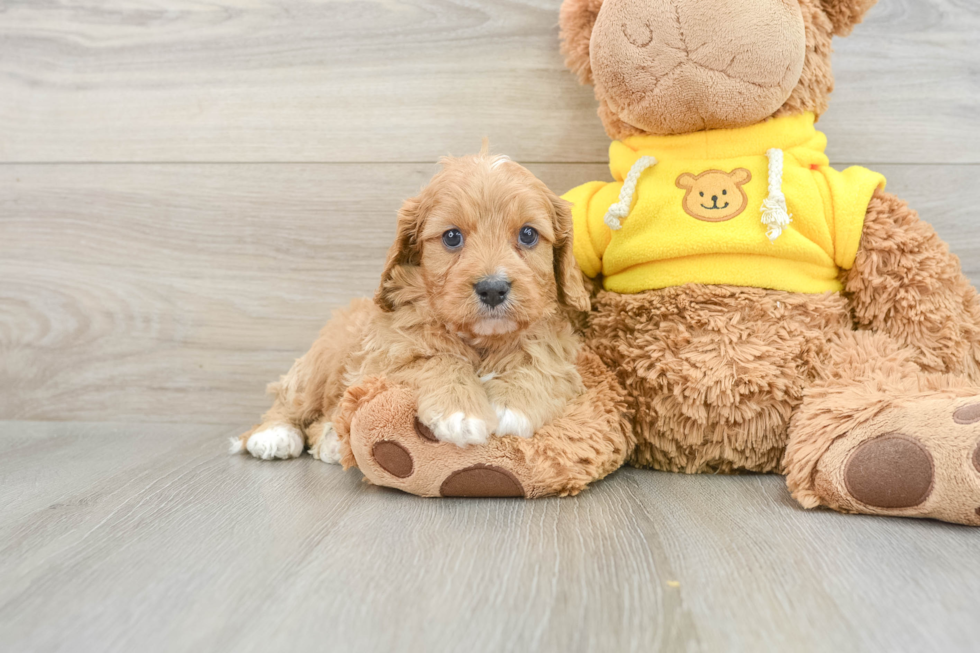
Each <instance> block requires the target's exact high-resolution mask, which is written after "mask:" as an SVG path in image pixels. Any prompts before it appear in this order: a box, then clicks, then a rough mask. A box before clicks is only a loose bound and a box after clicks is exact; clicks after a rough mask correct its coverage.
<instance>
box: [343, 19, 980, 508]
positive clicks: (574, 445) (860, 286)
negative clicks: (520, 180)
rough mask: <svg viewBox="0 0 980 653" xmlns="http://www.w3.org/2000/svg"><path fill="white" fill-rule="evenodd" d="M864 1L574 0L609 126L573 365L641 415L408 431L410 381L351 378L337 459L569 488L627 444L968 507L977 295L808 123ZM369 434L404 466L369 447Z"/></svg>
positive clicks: (435, 480)
mask: <svg viewBox="0 0 980 653" xmlns="http://www.w3.org/2000/svg"><path fill="white" fill-rule="evenodd" d="M873 4H874V0H738V1H737V2H734V1H732V0H565V3H564V5H563V7H562V10H561V26H562V37H563V45H564V52H565V54H566V58H567V63H568V65H569V67H570V68H571V69H572V70H573V71H575V72H576V73H578V75H579V76H580V77H581V79H582V80H583V81H585V82H589V83H593V84H594V85H595V91H596V97H597V99H598V101H599V104H600V107H599V116H600V118H601V119H602V122H603V124H604V126H605V128H606V131H607V133H608V134H609V136H610V137H611V138H612V139H614V141H615V142H614V143H613V144H612V146H611V148H610V164H611V165H610V167H611V170H612V174H613V178H614V179H615V181H614V182H612V183H604V182H594V183H591V184H585V185H584V186H581V187H579V188H576V189H574V190H573V191H570V192H569V193H568V194H567V195H566V198H567V199H569V200H570V201H571V202H572V203H573V213H574V216H575V253H576V257H577V259H578V261H579V264H580V266H581V267H582V269H583V271H584V272H585V273H586V274H587V275H588V276H590V277H593V278H594V279H595V280H596V288H597V292H596V293H595V295H594V300H593V310H592V312H591V313H590V314H589V315H588V317H587V320H586V323H585V326H584V340H585V343H586V346H587V349H588V350H589V351H587V352H586V353H585V354H583V356H584V358H583V365H584V366H586V367H583V370H584V371H587V369H588V366H590V365H591V366H596V365H598V362H597V361H596V360H595V355H598V358H599V359H600V360H601V361H602V364H603V365H604V367H605V369H606V370H609V373H612V374H614V375H615V377H616V379H615V380H613V379H611V378H608V374H609V373H605V374H604V373H603V371H602V370H600V369H599V368H598V367H596V368H595V369H594V370H593V372H592V373H590V374H588V375H586V376H587V377H589V378H593V379H595V381H594V382H593V385H594V386H595V387H594V388H593V390H592V392H593V394H595V393H596V392H598V393H599V395H601V396H602V397H604V399H603V400H604V401H605V402H606V403H607V405H606V406H605V407H606V408H608V412H609V414H610V415H613V414H614V413H615V411H617V410H621V409H622V406H621V405H620V403H623V402H624V403H625V408H626V411H625V412H626V417H627V419H629V420H630V421H631V423H632V429H631V430H630V429H629V428H622V427H621V425H622V423H623V421H622V420H617V419H614V418H612V417H610V419H609V421H608V423H607V424H605V425H600V427H598V428H595V429H591V430H590V429H584V430H583V429H581V428H576V429H570V430H569V429H565V430H563V429H562V428H561V426H562V423H561V421H560V420H559V422H556V423H555V424H553V425H552V426H551V427H549V428H548V429H546V430H547V433H541V434H539V435H538V436H535V437H534V438H533V439H531V440H517V439H516V438H494V439H493V440H492V441H491V443H490V444H488V445H486V446H484V447H471V448H468V449H459V448H456V447H455V446H453V445H446V444H441V443H431V442H427V441H426V440H425V438H424V437H421V436H419V435H417V434H416V430H415V428H414V426H413V424H414V409H413V407H412V398H411V396H409V395H408V394H407V393H406V392H405V391H404V390H401V389H398V388H387V387H386V386H385V385H384V383H383V381H381V380H379V381H378V382H377V383H375V384H374V385H371V384H368V385H367V386H365V387H362V388H359V389H355V390H354V391H352V392H351V393H350V394H349V395H348V397H347V400H346V408H347V410H346V411H344V415H345V417H344V424H343V429H341V430H342V431H343V433H342V434H341V435H342V439H343V443H344V444H343V446H344V447H345V451H346V459H345V463H346V464H348V465H352V464H355V463H356V464H357V465H358V466H359V467H360V468H361V469H362V470H363V471H364V473H365V474H366V476H367V477H368V478H369V480H371V481H373V482H375V483H378V484H382V485H388V486H392V487H398V488H401V489H404V490H406V491H409V492H414V493H416V494H421V495H435V496H437V495H440V494H444V495H448V494H453V495H459V494H473V495H495V494H496V495H508V494H513V495H524V496H545V495H554V494H562V495H565V494H575V493H577V492H578V491H580V490H582V489H583V488H584V487H585V486H586V485H587V484H588V483H590V482H592V481H593V480H595V479H598V478H601V477H602V476H604V475H605V474H608V473H609V472H610V471H612V470H614V469H616V468H617V467H619V466H621V465H622V464H624V463H629V464H631V465H634V466H639V467H651V468H654V469H660V470H669V471H679V472H687V473H695V472H713V473H718V472H723V473H728V472H736V471H740V470H747V471H754V472H776V473H781V474H785V475H786V477H787V484H788V486H789V489H790V491H791V492H792V494H793V496H794V497H795V498H796V499H797V500H798V501H799V502H800V503H801V504H802V505H803V506H804V507H807V508H812V507H815V506H818V505H823V506H828V507H830V508H833V509H835V510H839V511H842V512H857V513H870V514H885V515H902V516H909V517H933V518H937V519H942V520H946V521H951V522H958V523H963V524H972V525H980V304H978V299H977V293H976V291H975V290H974V289H973V288H972V287H971V285H970V284H969V282H968V280H967V279H966V278H965V277H964V276H963V274H962V272H961V271H960V266H959V263H958V261H957V259H956V257H955V256H953V255H952V254H950V252H949V249H948V247H947V246H946V245H945V244H944V243H943V242H942V241H941V240H940V239H939V237H938V236H937V235H936V234H935V232H934V231H933V229H932V228H931V227H930V226H929V225H928V224H926V223H925V222H922V221H921V220H920V219H919V217H918V216H917V214H916V213H915V212H914V211H912V210H911V209H910V208H908V206H907V205H906V204H905V203H904V202H902V201H901V200H899V199H897V198H895V197H893V196H892V195H889V194H888V193H886V192H885V191H884V183H885V181H884V179H883V178H882V177H881V176H880V175H877V174H875V173H873V172H871V171H868V170H864V169H862V168H851V169H848V170H845V171H841V172H838V171H836V170H834V169H832V168H830V167H829V165H828V161H827V158H826V156H825V154H824V148H825V146H826V139H825V138H824V136H823V135H822V134H821V133H820V132H818V131H816V129H815V128H814V121H815V119H816V118H817V117H819V115H820V114H821V113H822V112H823V111H824V110H825V109H826V108H827V101H828V95H829V93H830V91H831V89H832V87H833V77H832V74H831V69H830V54H831V38H832V37H833V36H835V35H836V36H844V35H846V34H848V33H849V32H850V31H851V29H852V27H853V26H854V25H855V24H856V23H858V22H859V21H860V20H861V19H862V17H863V16H864V14H865V12H866V11H867V10H868V9H869V8H870V7H871V6H872V5H873ZM600 286H601V288H602V289H601V290H599V288H600ZM595 384H598V385H595ZM624 391H625V396H623V397H622V399H620V398H619V397H620V396H621V395H620V393H622V392H624ZM380 440H384V441H391V440H395V441H398V442H400V443H402V445H403V446H402V450H403V451H405V452H406V453H407V455H408V456H409V457H410V458H411V459H412V460H414V461H417V464H415V465H413V469H415V470H418V471H417V472H416V473H412V474H407V475H406V476H404V477H401V478H395V476H393V475H392V474H391V473H390V470H386V469H385V468H384V466H383V465H378V464H377V461H375V460H374V459H373V458H372V456H371V450H372V447H373V446H374V444H376V443H377V442H378V441H380ZM463 469H466V470H468V471H467V472H466V474H464V475H462V476H460V475H458V474H457V473H456V472H458V471H459V470H463ZM454 478H465V479H466V482H465V483H462V484H459V483H457V485H460V487H455V486H454V481H453V479H454Z"/></svg>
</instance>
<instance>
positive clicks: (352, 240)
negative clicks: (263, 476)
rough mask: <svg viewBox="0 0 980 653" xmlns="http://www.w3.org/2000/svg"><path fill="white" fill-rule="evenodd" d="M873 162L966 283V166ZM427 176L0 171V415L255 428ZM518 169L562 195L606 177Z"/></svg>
mask: <svg viewBox="0 0 980 653" xmlns="http://www.w3.org/2000/svg"><path fill="white" fill-rule="evenodd" d="M877 167H878V168H879V169H880V170H881V171H882V172H884V173H885V174H887V175H888V177H889V180H890V186H889V188H890V189H891V190H892V191H893V192H895V193H897V194H899V195H901V196H903V197H906V198H908V199H909V200H910V201H911V202H912V204H913V206H917V207H918V208H919V209H920V210H921V211H922V214H923V216H924V217H925V218H926V219H928V220H930V221H931V222H933V223H934V224H935V225H936V227H937V229H938V230H939V233H940V234H941V235H942V236H943V237H944V238H946V240H947V241H948V242H950V243H952V244H953V251H954V252H956V253H957V254H959V255H960V256H961V257H962V259H963V264H964V267H965V269H966V270H967V272H968V273H969V274H970V275H971V276H972V278H973V279H974V280H975V281H976V280H980V234H978V232H977V230H976V229H973V227H972V224H973V208H972V205H970V204H969V203H968V202H963V201H962V197H963V189H964V188H971V187H972V186H973V184H974V180H975V177H976V174H977V171H978V167H975V166H877ZM433 169H434V167H433V166H432V165H428V164H427V165H412V164H407V165H401V164H397V165H385V166H376V165H100V166H92V165H24V166H0V418H7V419H10V418H18V419H57V420H93V421H100V420H106V419H119V420H131V421H147V422H157V421H165V422H181V421H188V420H190V421H197V422H212V423H232V422H235V423H238V422H241V423H243V424H244V423H246V422H250V421H252V420H255V419H257V418H258V416H259V415H260V414H261V413H262V412H264V410H265V408H266V407H267V401H268V399H267V398H266V397H265V395H264V388H265V385H266V383H268V382H269V381H272V380H274V379H276V378H277V377H278V375H279V374H281V373H283V372H285V370H287V369H288V367H289V365H290V364H291V363H292V361H293V359H294V358H296V357H298V356H300V355H302V353H303V352H304V351H305V350H306V348H307V347H308V346H309V344H310V343H311V342H312V341H313V339H314V337H315V336H316V334H317V332H318V331H319V329H320V327H321V326H323V324H324V323H325V322H326V320H327V318H328V317H329V314H330V311H331V310H332V309H333V308H336V307H338V306H341V305H344V304H346V303H347V302H348V301H349V300H350V299H351V298H352V297H355V296H362V295H370V294H371V293H373V291H374V288H375V285H376V283H377V279H378V275H379V274H380V270H381V264H382V262H383V260H384V255H385V252H386V250H387V248H388V245H389V244H390V242H391V239H392V238H393V235H394V216H395V212H396V211H397V209H398V206H399V205H400V203H401V201H402V200H403V198H405V197H408V196H410V195H411V194H413V193H415V192H416V191H417V190H418V189H419V188H420V187H421V186H422V184H423V183H424V182H425V181H426V180H427V179H428V177H429V175H430V174H431V172H432V171H433ZM532 169H533V170H534V171H535V172H536V173H537V174H539V175H540V176H541V177H542V178H543V179H544V180H545V181H546V182H548V183H549V184H551V185H552V186H553V187H554V188H556V189H559V190H565V189H568V188H570V187H571V186H573V185H576V184H579V183H582V182H584V181H588V180H590V179H603V178H608V171H607V170H606V169H605V168H604V167H603V166H601V165H597V164H596V165H592V164H590V165H578V164H576V165H557V164H548V165H533V166H532ZM378 179H383V180H384V183H381V184H379V183H378Z"/></svg>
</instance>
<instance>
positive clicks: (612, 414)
mask: <svg viewBox="0 0 980 653" xmlns="http://www.w3.org/2000/svg"><path fill="white" fill-rule="evenodd" d="M579 369H580V370H581V371H582V375H583V380H584V381H585V384H586V387H587V392H586V394H585V395H583V396H581V397H579V398H578V399H576V400H575V401H573V402H572V403H571V404H569V405H568V407H567V409H566V411H565V413H564V414H563V415H562V416H561V417H559V418H558V419H556V420H554V421H553V422H552V423H551V424H548V425H547V426H545V427H544V428H542V429H540V430H539V431H538V432H537V433H535V434H534V436H533V437H531V438H529V439H523V438H518V437H513V436H510V437H492V438H491V439H490V441H489V442H488V443H487V444H485V445H473V446H469V447H465V448H461V447H459V446H457V445H455V444H452V443H448V442H438V441H436V439H435V437H434V436H433V435H432V433H431V432H429V430H428V429H427V428H425V426H423V425H422V424H421V423H420V422H419V421H418V419H417V418H416V407H415V398H414V396H413V395H412V393H411V392H410V391H409V390H408V389H406V388H404V387H401V386H390V385H388V384H387V383H386V382H385V381H384V380H383V379H372V380H369V381H366V382H364V383H362V384H360V385H359V386H356V387H354V388H351V389H350V390H349V391H348V393H347V395H346V396H345V398H344V400H343V402H342V404H341V407H340V410H339V411H338V413H337V415H336V417H335V426H336V429H337V433H338V435H339V436H340V451H341V462H342V463H343V465H344V467H345V468H349V467H352V466H356V467H358V468H359V469H360V470H361V472H362V473H363V474H364V476H365V477H366V478H367V479H368V480H369V481H370V482H372V483H374V484H376V485H383V486H387V487H392V488H397V489H399V490H403V491H405V492H409V493H411V494H417V495H420V496H429V497H440V496H441V497H527V498H536V497H544V496H554V495H560V496H566V495H574V494H578V493H579V492H581V491H582V490H583V489H585V487H586V486H587V485H588V484H589V483H591V482H593V481H595V480H597V479H600V478H602V477H604V476H605V475H607V474H609V473H611V472H613V471H614V470H616V469H617V468H619V467H620V466H621V465H622V464H623V462H624V461H625V460H626V457H627V456H628V455H629V453H630V451H631V449H632V447H633V435H632V430H631V428H630V424H629V421H628V419H627V418H626V417H625V415H626V412H625V411H626V407H625V405H624V404H623V397H622V390H621V389H620V387H619V385H618V384H617V383H616V381H615V380H614V378H613V377H612V375H611V374H610V373H609V372H608V371H607V370H606V369H605V367H603V365H602V363H601V362H600V361H599V360H598V358H597V357H595V356H594V355H592V354H583V356H582V358H581V359H580V361H579Z"/></svg>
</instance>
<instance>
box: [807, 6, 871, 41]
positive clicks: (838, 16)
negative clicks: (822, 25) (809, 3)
mask: <svg viewBox="0 0 980 653" xmlns="http://www.w3.org/2000/svg"><path fill="white" fill-rule="evenodd" d="M877 2H878V0H820V5H821V6H822V7H823V10H824V13H825V14H827V17H828V18H829V19H830V22H831V23H833V25H834V35H835V36H847V35H848V34H850V33H851V30H852V29H854V26H855V25H857V24H858V23H860V22H861V21H862V20H863V19H864V15H865V14H866V13H868V10H869V9H871V8H872V7H873V6H875V3H877Z"/></svg>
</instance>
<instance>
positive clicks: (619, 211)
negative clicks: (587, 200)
mask: <svg viewBox="0 0 980 653" xmlns="http://www.w3.org/2000/svg"><path fill="white" fill-rule="evenodd" d="M655 165H657V159H655V158H654V157H652V156H641V157H640V158H639V159H637V160H636V163H634V164H633V167H632V168H630V171H629V174H628V175H626V179H625V180H624V181H623V189H622V190H621V191H619V201H618V202H616V203H615V204H613V205H612V206H610V207H609V211H607V212H606V217H605V218H603V220H602V221H603V222H605V223H606V224H607V225H609V228H610V229H612V230H613V231H618V230H620V229H622V228H623V223H622V220H624V219H625V218H626V216H628V215H629V213H630V208H631V207H632V205H633V195H635V194H636V183H637V182H638V181H639V180H640V175H642V174H643V172H644V171H645V170H646V169H647V168H652V167H653V166H655Z"/></svg>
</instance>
